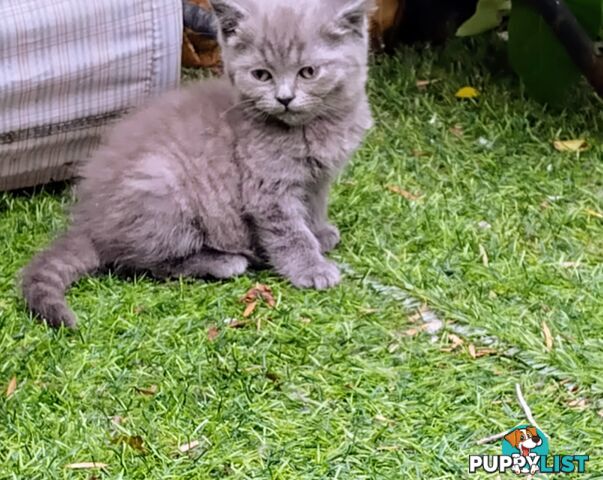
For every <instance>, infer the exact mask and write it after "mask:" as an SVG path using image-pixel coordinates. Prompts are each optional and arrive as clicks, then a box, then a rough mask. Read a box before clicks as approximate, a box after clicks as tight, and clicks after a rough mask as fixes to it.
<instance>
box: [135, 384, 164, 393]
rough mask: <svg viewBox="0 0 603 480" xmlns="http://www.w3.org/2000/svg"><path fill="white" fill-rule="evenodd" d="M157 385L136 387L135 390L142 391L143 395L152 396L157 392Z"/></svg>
mask: <svg viewBox="0 0 603 480" xmlns="http://www.w3.org/2000/svg"><path fill="white" fill-rule="evenodd" d="M158 390H159V389H158V388H157V385H151V386H150V387H136V391H137V392H138V393H142V394H143V395H148V396H153V395H155V394H156V393H157V392H158Z"/></svg>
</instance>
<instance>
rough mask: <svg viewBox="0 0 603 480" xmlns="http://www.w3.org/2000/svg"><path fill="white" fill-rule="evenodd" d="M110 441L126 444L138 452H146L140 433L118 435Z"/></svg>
mask: <svg viewBox="0 0 603 480" xmlns="http://www.w3.org/2000/svg"><path fill="white" fill-rule="evenodd" d="M111 442H112V443H115V444H124V445H128V446H129V447H130V448H132V449H134V450H136V451H138V452H140V453H146V451H147V449H146V448H145V447H144V440H143V438H142V437H141V436H140V435H132V436H130V435H118V436H117V437H115V438H114V439H113V440H111Z"/></svg>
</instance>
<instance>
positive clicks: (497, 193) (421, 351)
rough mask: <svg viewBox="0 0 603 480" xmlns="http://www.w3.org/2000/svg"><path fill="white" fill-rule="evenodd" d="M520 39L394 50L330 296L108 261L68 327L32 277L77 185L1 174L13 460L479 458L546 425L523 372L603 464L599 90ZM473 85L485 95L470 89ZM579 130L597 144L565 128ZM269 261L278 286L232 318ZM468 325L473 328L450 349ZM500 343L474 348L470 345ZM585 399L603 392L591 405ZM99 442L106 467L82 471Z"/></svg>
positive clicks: (302, 470) (85, 289) (174, 464)
mask: <svg viewBox="0 0 603 480" xmlns="http://www.w3.org/2000/svg"><path fill="white" fill-rule="evenodd" d="M502 51H503V48H502V46H501V45H495V46H494V47H491V48H486V47H485V46H484V45H482V44H478V43H474V42H472V41H469V42H455V43H454V44H453V45H451V46H450V47H449V48H448V49H446V50H445V51H443V52H440V51H436V52H434V51H423V52H418V51H415V50H411V49H405V50H403V51H401V52H400V54H399V56H398V57H396V58H392V59H379V60H378V61H377V62H376V64H375V66H374V68H373V69H372V76H371V82H370V92H371V98H372V104H373V107H374V113H375V119H376V126H375V128H374V130H373V131H372V133H371V134H370V135H369V137H368V139H367V142H366V144H365V146H364V147H363V148H362V150H361V151H360V152H359V153H358V155H357V156H356V157H355V159H354V161H353V163H352V165H351V167H350V168H349V170H348V171H347V172H346V174H345V175H344V177H343V178H342V179H341V181H340V182H339V184H338V185H337V187H336V188H335V191H334V197H333V202H332V209H331V212H332V218H333V220H334V221H335V223H337V224H338V225H339V226H340V228H341V230H342V234H343V242H342V245H341V246H340V247H339V248H338V249H337V251H336V252H335V253H334V255H333V257H334V258H335V259H336V260H337V261H338V262H340V263H345V264H347V265H349V268H350V269H349V271H348V274H347V275H346V277H345V280H344V282H343V284H342V285H341V286H340V287H338V288H336V289H334V290H332V291H329V292H326V293H325V292H311V291H297V290H295V289H294V288H292V287H291V286H290V285H289V284H287V282H285V281H283V280H281V279H279V278H277V277H275V276H273V275H271V274H268V273H260V274H251V275H249V276H247V277H244V278H241V279H238V280H235V281H230V282H224V283H216V282H207V283H205V282H189V281H182V282H171V283H157V282H153V281H150V280H148V279H145V278H139V279H137V280H135V281H127V280H124V279H119V278H113V277H102V278H91V279H85V280H83V281H81V282H79V283H78V284H77V285H76V286H75V287H74V288H73V289H72V290H71V291H70V293H69V302H70V304H71V305H72V307H73V308H74V310H75V311H76V312H77V314H78V316H79V319H80V329H79V331H78V332H77V333H69V332H52V331H49V330H48V329H46V328H44V327H43V326H41V325H39V324H37V323H35V322H33V321H32V319H31V318H30V317H29V316H28V314H27V313H26V311H25V308H24V305H23V302H22V300H21V299H20V297H19V294H18V292H17V289H16V288H15V276H16V273H17V272H18V270H19V268H21V267H22V266H23V265H24V264H25V263H26V262H27V260H28V259H29V258H30V257H31V255H32V254H33V253H34V252H35V251H37V250H38V249H39V248H41V247H43V246H44V245H45V244H46V243H47V242H48V241H49V240H50V239H51V238H52V236H53V235H54V233H55V232H56V231H57V230H60V228H61V227H62V226H63V225H64V224H65V217H64V208H65V207H66V205H68V203H69V201H70V193H69V191H68V189H63V190H61V189H57V188H54V189H53V188H46V189H39V190H38V191H36V192H35V193H28V192H20V193H4V194H0V234H1V236H2V237H1V241H0V259H1V260H0V262H1V263H0V292H1V297H0V385H2V386H6V385H7V384H8V382H9V380H10V379H11V378H12V377H13V376H15V377H16V378H17V382H18V386H17V390H16V391H15V393H14V394H13V395H12V396H11V397H10V398H5V396H4V395H1V396H0V420H1V421H0V460H2V462H1V463H0V478H1V479H4V478H14V479H54V478H73V479H80V478H81V479H90V478H97V477H98V478H111V479H120V478H123V479H162V480H164V479H185V478H186V479H189V478H191V479H194V478H198V479H207V478H232V479H243V478H250V479H251V478H253V479H264V478H265V479H268V478H275V479H290V478H303V479H315V478H316V479H318V478H339V479H360V478H383V479H399V478H449V479H457V478H467V477H468V474H467V473H466V472H467V461H468V460H467V457H468V455H469V454H480V453H487V454H498V453H500V445H499V444H493V445H487V446H483V447H479V446H476V444H475V442H476V441H477V440H478V439H480V438H482V437H485V436H488V435H490V434H493V433H498V432H500V431H503V430H506V429H510V428H511V427H513V426H514V425H516V424H518V423H524V422H525V418H524V416H523V413H522V411H521V409H520V407H519V406H518V404H517V401H516V399H515V393H514V384H515V382H519V383H521V384H522V386H523V390H524V393H525V396H526V398H527V401H528V403H529V404H530V406H531V408H532V410H533V412H534V415H535V416H536V418H537V420H538V421H539V423H540V425H541V427H542V428H543V430H544V431H545V432H546V433H547V434H548V435H549V437H550V443H551V447H552V453H554V454H559V453H570V454H573V453H586V454H590V456H591V461H590V463H589V464H588V470H589V472H590V478H601V476H602V475H603V428H602V427H603V418H602V415H603V413H597V412H599V411H601V410H603V340H602V339H603V267H602V266H601V264H602V262H601V260H602V259H603V220H602V219H601V218H600V217H598V216H597V213H599V214H600V213H601V212H603V162H602V155H603V147H602V146H601V134H600V132H601V131H602V130H601V127H602V123H603V117H602V115H601V109H602V104H601V102H600V101H599V100H598V99H596V98H595V97H594V96H593V95H592V94H591V93H590V92H588V91H587V89H586V88H583V89H582V90H580V91H578V92H576V93H575V94H573V95H572V96H571V98H570V100H569V103H568V104H567V105H566V107H565V109H563V110H554V109H550V108H545V107H543V106H541V105H539V104H537V103H535V102H533V101H531V100H529V99H528V98H526V97H525V96H524V94H523V92H522V91H521V89H520V87H519V85H518V82H517V80H516V79H515V77H514V76H513V75H512V74H511V73H510V71H509V70H508V69H507V68H506V67H505V63H504V57H503V53H502ZM433 78H438V79H440V81H439V82H437V83H435V84H433V85H430V86H429V87H428V88H427V89H426V90H420V89H418V88H417V87H416V85H415V82H416V80H418V79H433ZM465 85H472V86H474V87H476V88H478V89H479V90H480V92H481V96H480V98H479V99H478V100H471V101H459V100H457V99H456V98H455V97H454V93H455V92H456V90H457V89H458V88H460V87H462V86H465ZM456 125H459V126H460V127H461V128H462V136H461V137H460V138H459V137H458V136H456V135H455V134H453V133H452V132H451V131H450V128H451V127H454V126H456ZM575 137H585V138H587V139H588V141H589V144H590V149H589V150H588V151H587V152H584V153H581V154H573V153H559V152H556V151H555V150H554V149H553V148H552V146H551V142H552V140H554V139H556V138H575ZM480 139H482V140H480ZM391 185H395V186H398V187H400V188H402V189H404V190H407V191H409V192H412V193H414V194H416V195H420V199H418V200H416V201H409V200H407V199H405V198H403V197H402V196H400V195H397V194H394V193H392V192H390V191H388V190H387V186H391ZM484 252H486V254H487V257H488V261H487V262H484V255H483V253H484ZM568 262H570V263H568ZM255 282H262V283H266V284H269V285H270V286H271V287H272V288H273V289H274V292H275V295H276V297H277V300H278V303H277V307H276V308H275V309H272V310H271V309H269V308H268V307H267V306H266V305H264V304H261V305H260V306H259V307H258V309H257V311H256V312H255V313H254V315H253V316H252V319H251V321H250V322H249V324H248V325H247V326H246V327H245V328H241V329H232V328H228V327H227V325H226V323H225V320H227V319H230V318H238V319H240V318H241V316H242V311H243V308H244V305H242V304H241V303H240V302H239V300H238V299H239V297H240V296H241V295H243V294H244V293H245V292H246V291H247V289H249V288H250V287H251V286H253V285H254V284H255ZM376 284H377V285H376ZM376 287H377V288H376ZM383 287H398V288H402V289H403V290H405V291H407V292H408V293H409V294H411V295H412V296H413V297H414V298H416V299H418V300H419V301H420V302H424V303H425V304H426V305H427V306H428V307H429V308H430V309H431V310H433V311H434V312H436V313H437V314H438V315H439V316H440V317H441V318H442V319H443V320H444V322H445V326H444V328H443V329H442V330H441V331H439V332H438V333H437V334H436V335H435V337H433V338H432V336H431V335H429V334H427V333H419V334H417V335H414V336H408V335H406V333H405V332H407V331H408V330H409V329H410V328H412V327H414V326H415V325H416V316H413V313H414V312H413V311H409V310H408V309H407V308H406V307H405V305H404V303H403V302H402V301H400V299H399V298H397V296H396V295H395V294H394V293H395V291H394V293H392V290H391V289H387V288H385V289H384V288H383ZM258 320H259V321H260V323H259V328H258V323H257V322H258ZM542 322H546V324H547V325H548V326H549V328H550V330H551V332H552V335H553V338H554V345H553V349H552V350H551V351H547V349H546V346H545V341H544V337H543V334H542ZM211 326H215V327H217V329H218V331H219V336H218V337H217V338H216V339H215V340H214V341H210V340H209V339H208V335H207V332H208V328H210V327H211ZM459 331H463V332H464V334H465V338H464V340H465V344H464V345H463V346H461V347H460V348H458V349H456V350H455V351H453V352H446V351H443V348H445V347H447V346H448V345H449V340H448V335H449V334H450V333H451V332H459ZM492 341H494V342H495V348H496V349H497V350H498V352H499V354H496V355H490V356H486V357H482V358H478V359H475V360H474V359H472V358H471V356H470V355H469V353H468V348H467V346H468V344H470V343H474V344H475V345H476V347H477V348H478V349H479V348H481V347H483V346H484V345H485V344H486V343H490V342H492ZM151 385H156V386H157V393H156V394H155V395H145V394H143V393H141V392H140V391H139V389H140V388H145V387H146V388H148V387H149V386H151ZM580 398H584V399H586V407H585V408H584V409H577V408H575V407H571V406H570V402H571V401H572V400H575V399H580ZM114 416H120V417H122V418H123V419H124V422H123V423H122V424H121V425H120V426H116V425H115V424H113V423H112V422H111V421H110V419H111V417H114ZM138 437H140V438H138ZM120 438H121V441H120V440H119V439H120ZM116 439H117V440H116ZM128 439H129V440H128ZM140 440H142V441H143V449H140V448H138V447H137V442H140ZM192 440H199V441H200V442H201V443H200V446H199V447H198V448H196V449H194V450H192V451H191V452H190V453H189V454H179V453H178V446H179V445H181V444H183V443H186V442H188V441H192ZM84 461H96V462H103V463H106V464H108V465H109V467H108V468H107V469H106V470H105V471H102V472H96V473H95V475H97V477H94V476H93V472H91V471H84V472H74V471H71V470H69V469H66V468H65V465H67V464H70V463H75V462H84ZM588 477H589V476H588V475H587V476H586V477H583V478H588ZM476 478H482V477H480V476H476ZM483 478H494V477H483Z"/></svg>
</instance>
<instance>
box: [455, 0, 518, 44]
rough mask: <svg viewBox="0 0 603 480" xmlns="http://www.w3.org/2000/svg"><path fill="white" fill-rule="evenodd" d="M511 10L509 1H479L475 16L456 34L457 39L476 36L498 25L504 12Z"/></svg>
mask: <svg viewBox="0 0 603 480" xmlns="http://www.w3.org/2000/svg"><path fill="white" fill-rule="evenodd" d="M509 10H511V0H479V3H478V4H477V9H476V11H475V14H474V15H473V16H472V17H471V18H470V19H469V20H467V21H466V22H465V23H463V24H462V25H461V26H460V28H459V29H458V31H457V32H456V34H457V36H459V37H467V36H470V35H478V34H480V33H483V32H486V31H488V30H492V29H493V28H496V27H498V26H499V25H500V22H501V21H502V16H503V13H504V12H508V11H509Z"/></svg>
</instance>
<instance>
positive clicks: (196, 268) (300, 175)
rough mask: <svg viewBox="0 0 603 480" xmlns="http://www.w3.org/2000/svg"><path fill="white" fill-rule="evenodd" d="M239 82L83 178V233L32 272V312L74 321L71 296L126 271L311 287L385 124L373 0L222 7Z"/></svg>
mask: <svg viewBox="0 0 603 480" xmlns="http://www.w3.org/2000/svg"><path fill="white" fill-rule="evenodd" d="M212 4H213V7H214V9H215V12H216V15H217V17H218V20H219V24H220V33H219V36H220V42H221V45H222V49H223V56H224V63H225V71H226V76H225V78H224V79H221V80H210V81H206V82H202V83H200V84H197V85H195V86H193V87H189V88H187V89H183V90H181V91H179V92H174V93H171V94H168V95H166V96H165V97H163V98H161V99H159V100H156V101H155V102H154V103H153V104H152V105H150V106H149V107H148V108H146V109H143V110H141V111H139V112H138V113H135V114H134V115H132V116H131V117H129V118H127V119H126V120H124V121H122V122H121V123H120V124H118V126H117V127H116V128H114V129H113V130H112V132H111V133H110V134H109V136H108V139H107V140H106V142H105V144H104V145H103V146H102V147H101V149H100V150H99V151H98V152H97V153H96V154H95V155H94V157H93V158H92V159H91V160H90V161H89V162H88V163H87V164H86V165H85V166H84V167H83V169H82V172H81V176H82V180H81V182H80V184H79V186H78V190H77V197H78V202H77V203H76V204H75V206H74V207H73V210H72V224H71V227H70V228H69V230H68V231H67V232H66V233H65V234H63V235H62V236H61V237H59V238H58V239H57V240H56V241H55V242H54V244H53V245H52V246H51V247H50V248H49V249H48V250H46V251H43V252H42V253H40V254H39V255H37V256H36V257H35V258H34V259H33V260H32V261H31V263H30V264H29V265H28V266H27V267H26V268H25V270H24V272H23V284H22V286H23V293H24V296H25V299H26V301H27V304H28V306H29V308H30V309H31V311H32V312H34V313H36V314H38V315H39V316H40V317H42V319H44V320H45V321H46V322H47V323H48V324H49V325H51V326H53V327H59V326H61V325H64V326H67V327H73V326H75V323H76V319H75V316H74V314H73V312H72V311H71V310H70V309H69V307H68V306H67V303H66V300H65V291H66V289H67V288H68V286H69V285H71V284H72V283H73V282H75V281H76V280H77V279H78V278H80V277H81V276H83V275H85V274H88V273H93V272H96V271H99V270H101V269H104V268H112V269H115V270H117V271H146V272H150V273H151V274H152V275H154V276H156V277H160V278H168V277H178V276H191V277H206V276H209V277H214V278H219V279H223V278H229V277H233V276H236V275H241V274H243V273H244V272H245V271H246V270H247V268H248V267H249V266H250V265H254V264H261V263H262V262H266V263H268V264H269V265H270V266H271V267H272V268H273V269H274V270H276V271H277V272H278V273H279V274H281V275H283V276H285V277H286V278H288V279H289V280H290V281H291V282H292V283H293V284H294V285H295V286H297V287H313V288H318V289H324V288H328V287H332V286H334V285H336V284H337V283H338V282H339V279H340V276H339V270H338V269H337V267H336V266H335V265H334V264H333V263H331V262H329V261H328V260H326V259H325V257H324V256H323V253H325V252H328V251H329V250H331V249H332V248H333V247H335V246H336V245H337V243H338V242H339V232H338V231H337V229H336V228H335V227H334V226H333V225H330V224H329V223H328V222H327V198H328V194H329V189H330V185H331V182H332V181H333V179H334V177H335V176H336V175H337V174H338V173H339V172H340V171H341V169H342V168H343V166H344V165H345V164H346V162H347V161H348V159H349V157H350V155H351V154H352V153H353V152H354V150H355V149H356V148H358V146H359V145H360V143H361V141H362V138H363V136H364V133H365V131H366V130H367V129H368V128H369V127H370V125H371V116H370V111H369V107H368V102H367V98H366V94H365V83H366V77H367V56H368V55H367V53H368V52H367V51H368V33H367V24H368V13H369V9H370V6H371V4H370V1H369V0H300V1H298V2H289V1H288V0H213V1H212Z"/></svg>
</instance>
